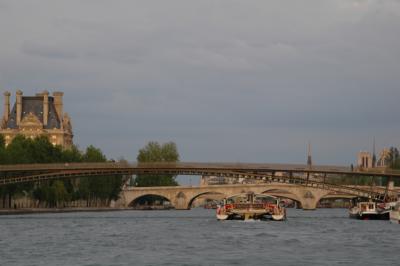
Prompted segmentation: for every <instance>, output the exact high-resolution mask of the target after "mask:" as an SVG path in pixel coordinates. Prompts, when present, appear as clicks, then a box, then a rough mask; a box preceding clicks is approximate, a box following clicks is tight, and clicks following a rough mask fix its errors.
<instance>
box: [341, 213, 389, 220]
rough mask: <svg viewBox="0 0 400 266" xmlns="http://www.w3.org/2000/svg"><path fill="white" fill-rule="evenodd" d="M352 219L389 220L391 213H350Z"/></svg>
mask: <svg viewBox="0 0 400 266" xmlns="http://www.w3.org/2000/svg"><path fill="white" fill-rule="evenodd" d="M349 217H350V218H353V219H358V220H389V212H385V213H350V214H349Z"/></svg>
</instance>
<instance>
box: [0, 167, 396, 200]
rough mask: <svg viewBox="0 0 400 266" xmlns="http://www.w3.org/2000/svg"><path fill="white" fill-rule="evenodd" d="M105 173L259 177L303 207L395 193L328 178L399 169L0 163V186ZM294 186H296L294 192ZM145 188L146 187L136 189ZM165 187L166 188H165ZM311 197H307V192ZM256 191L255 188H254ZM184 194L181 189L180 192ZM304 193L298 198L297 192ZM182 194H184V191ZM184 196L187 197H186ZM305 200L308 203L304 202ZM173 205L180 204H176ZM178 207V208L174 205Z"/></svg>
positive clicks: (391, 174) (377, 174)
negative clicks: (330, 198) (287, 190)
mask: <svg viewBox="0 0 400 266" xmlns="http://www.w3.org/2000/svg"><path fill="white" fill-rule="evenodd" d="M105 175H124V176H131V175H196V176H223V177H231V178H238V179H251V180H261V181H262V182H263V183H269V184H282V185H284V186H286V187H292V189H291V190H292V192H293V193H292V194H294V195H297V196H298V197H299V198H298V199H299V201H300V202H301V200H303V201H304V206H310V208H312V206H314V201H312V200H305V199H306V198H307V199H311V198H313V197H314V199H318V198H321V197H323V196H324V195H325V194H327V193H329V192H331V193H339V194H340V193H341V194H349V195H353V196H355V197H366V198H373V199H382V198H383V197H385V196H386V195H388V193H389V194H392V195H394V194H396V195H397V192H396V191H388V190H387V189H384V188H379V187H370V188H369V189H366V188H359V187H354V186H344V185H337V184H335V182H333V181H332V179H331V178H332V177H337V176H348V177H351V178H354V179H356V178H357V177H360V176H370V177H372V178H375V177H388V178H389V179H393V178H400V171H388V170H385V169H373V170H372V171H360V170H356V171H352V170H351V169H350V168H349V167H340V166H313V167H308V166H306V165H296V164H254V163H139V164H136V163H135V164H128V163H111V162H110V163H64V164H29V165H2V166H0V176H1V178H0V186H2V185H7V184H17V183H26V182H37V181H44V180H54V179H62V178H79V177H84V176H93V178H96V176H105ZM295 187H296V188H298V190H297V191H295ZM140 189H142V190H145V189H146V188H140ZM165 189H167V188H165ZM307 191H309V192H310V193H311V195H312V196H313V197H309V196H310V193H307ZM255 192H256V191H255ZM182 193H184V192H182ZM305 194H307V195H308V196H307V197H305V198H304V199H302V198H301V197H300V195H305ZM184 195H185V197H186V194H184ZM187 197H188V198H190V197H191V195H190V194H189V196H187ZM307 202H308V203H307ZM177 206H181V205H180V204H178V205H177ZM178 208H179V207H178Z"/></svg>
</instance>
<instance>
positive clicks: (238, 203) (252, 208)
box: [217, 192, 286, 221]
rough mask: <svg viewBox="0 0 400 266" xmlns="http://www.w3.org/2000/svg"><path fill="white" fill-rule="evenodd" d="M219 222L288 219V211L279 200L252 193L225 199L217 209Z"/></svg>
mask: <svg viewBox="0 0 400 266" xmlns="http://www.w3.org/2000/svg"><path fill="white" fill-rule="evenodd" d="M217 219H218V220H267V219H268V220H274V221H282V220H285V219H286V209H285V208H284V207H283V204H281V202H280V200H279V198H277V197H274V196H271V195H267V194H255V193H252V192H249V193H241V194H237V195H234V196H231V197H228V198H225V199H224V200H223V202H222V205H219V206H218V208H217Z"/></svg>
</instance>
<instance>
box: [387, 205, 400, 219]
mask: <svg viewBox="0 0 400 266" xmlns="http://www.w3.org/2000/svg"><path fill="white" fill-rule="evenodd" d="M389 216H390V221H391V222H392V223H396V224H400V201H398V202H396V204H395V205H394V206H393V207H392V209H391V210H390V214H389Z"/></svg>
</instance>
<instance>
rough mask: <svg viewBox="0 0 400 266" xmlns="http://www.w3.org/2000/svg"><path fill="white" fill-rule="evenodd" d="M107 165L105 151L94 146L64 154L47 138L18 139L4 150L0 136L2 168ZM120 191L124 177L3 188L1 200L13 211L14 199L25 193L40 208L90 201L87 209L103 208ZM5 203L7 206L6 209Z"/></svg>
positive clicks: (104, 177)
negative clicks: (12, 203)
mask: <svg viewBox="0 0 400 266" xmlns="http://www.w3.org/2000/svg"><path fill="white" fill-rule="evenodd" d="M106 161H107V158H106V156H105V155H104V154H103V153H102V151H101V150H100V149H98V148H95V147H94V146H92V145H91V146H89V147H87V149H86V151H85V152H84V153H82V152H81V151H79V149H78V148H77V147H76V146H73V147H71V148H70V149H65V150H63V149H62V148H61V147H60V146H53V145H52V144H51V143H50V142H49V140H48V138H47V137H46V136H40V137H37V138H35V139H30V138H25V137H24V136H22V135H18V136H16V137H15V138H14V139H13V141H12V142H11V143H10V144H9V145H8V146H7V147H5V144H4V137H3V135H1V134H0V164H21V163H72V162H106ZM121 187H122V177H121V176H99V177H82V178H80V179H78V180H55V181H47V182H42V183H36V184H32V183H31V184H18V185H15V184H14V185H8V186H4V187H0V197H1V198H0V199H2V200H3V207H9V208H10V207H12V206H11V199H12V197H13V196H14V195H16V194H18V193H22V192H24V194H29V195H32V197H33V198H34V199H35V200H37V201H38V202H39V205H42V206H46V207H63V206H64V205H66V203H68V202H69V201H71V200H87V206H91V204H95V203H98V202H99V201H100V202H101V204H102V205H103V206H104V205H107V204H108V203H109V201H110V200H116V199H118V195H119V193H120V190H121ZM6 199H7V201H8V204H9V205H8V206H5V202H6ZM97 205H98V204H97Z"/></svg>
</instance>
